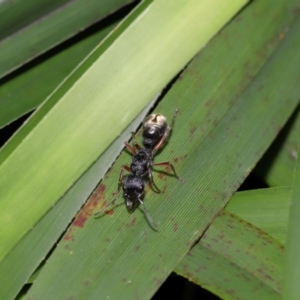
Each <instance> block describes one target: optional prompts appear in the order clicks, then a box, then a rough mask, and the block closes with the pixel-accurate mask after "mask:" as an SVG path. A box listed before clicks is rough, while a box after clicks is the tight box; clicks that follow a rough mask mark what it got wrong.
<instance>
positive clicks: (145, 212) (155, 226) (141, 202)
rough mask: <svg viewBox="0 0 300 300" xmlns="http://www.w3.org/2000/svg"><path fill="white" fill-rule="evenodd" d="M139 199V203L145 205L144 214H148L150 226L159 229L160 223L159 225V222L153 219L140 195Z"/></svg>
mask: <svg viewBox="0 0 300 300" xmlns="http://www.w3.org/2000/svg"><path fill="white" fill-rule="evenodd" d="M137 199H138V201H139V203H140V204H141V205H142V207H143V211H144V214H145V216H146V219H147V221H148V223H149V224H150V226H151V227H152V228H153V229H154V230H155V231H158V225H157V224H156V223H155V222H154V221H153V219H152V218H151V216H150V214H149V212H148V210H147V208H146V206H145V204H144V202H143V201H142V200H141V199H140V198H139V197H138V198H137Z"/></svg>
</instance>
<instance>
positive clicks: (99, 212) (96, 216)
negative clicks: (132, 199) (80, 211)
mask: <svg viewBox="0 0 300 300" xmlns="http://www.w3.org/2000/svg"><path fill="white" fill-rule="evenodd" d="M121 196H123V195H122V194H119V195H118V196H117V197H115V198H114V199H113V200H112V201H111V202H110V203H108V204H106V205H105V206H104V207H102V208H101V209H100V210H98V211H97V212H95V213H94V218H99V217H101V216H102V215H103V214H104V213H105V211H106V210H107V208H109V207H110V206H112V208H113V207H115V206H118V205H116V201H117V200H118V199H120V197H121Z"/></svg>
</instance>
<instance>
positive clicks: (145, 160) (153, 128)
mask: <svg viewBox="0 0 300 300" xmlns="http://www.w3.org/2000/svg"><path fill="white" fill-rule="evenodd" d="M177 113H178V110H177V109H176V110H175V112H174V115H173V118H172V121H171V124H170V125H169V126H168V124H167V119H166V117H165V116H163V115H161V114H151V115H149V116H148V117H146V118H145V119H144V121H143V146H144V147H141V146H140V145H139V144H138V143H137V142H136V141H135V140H134V135H133V134H132V135H133V136H132V140H133V141H132V143H133V146H131V145H130V144H128V143H125V147H126V148H127V150H128V151H130V152H131V153H132V154H133V157H132V163H131V165H130V167H129V166H125V165H123V166H122V168H121V172H120V176H119V182H118V191H117V193H119V192H120V188H121V186H122V187H123V196H124V198H125V204H126V207H127V209H128V211H129V212H133V211H134V210H135V208H136V207H137V206H138V205H139V204H141V205H142V207H143V210H144V213H145V216H146V218H147V220H148V222H149V224H150V225H151V226H152V228H153V229H155V230H157V225H156V224H155V223H154V221H153V220H152V218H151V217H150V214H149V213H148V210H147V209H146V207H145V204H144V202H143V201H142V197H143V195H144V190H145V183H146V180H145V177H147V178H148V179H149V181H150V184H151V186H152V187H154V188H155V189H156V192H157V193H161V190H160V189H159V188H158V187H157V185H156V184H155V182H154V180H153V175H152V168H151V167H152V166H170V167H171V168H172V171H173V173H174V176H175V177H176V178H177V179H178V180H180V181H182V179H181V178H180V177H178V175H177V173H176V171H175V168H174V166H173V165H172V163H170V162H168V161H164V162H160V163H154V162H153V157H154V155H155V153H156V152H157V151H158V150H159V149H160V148H161V147H162V145H163V144H164V142H165V140H166V139H167V137H168V135H169V133H170V131H171V129H172V127H173V124H174V121H175V118H176V116H177ZM124 170H126V171H128V172H130V173H131V174H130V175H127V176H126V177H125V178H124V176H123V174H124ZM118 198H119V197H118ZM118 198H116V199H114V200H113V201H112V202H111V203H109V204H108V205H107V206H106V207H104V208H103V209H101V210H100V211H99V212H97V213H96V214H95V217H97V216H99V215H101V214H102V212H103V211H105V209H106V208H107V207H108V206H111V205H115V201H116V200H117V199H118Z"/></svg>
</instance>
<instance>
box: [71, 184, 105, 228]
mask: <svg viewBox="0 0 300 300" xmlns="http://www.w3.org/2000/svg"><path fill="white" fill-rule="evenodd" d="M105 188H106V187H105V185H104V184H100V185H99V186H98V187H97V189H96V190H95V192H94V193H93V194H92V195H91V197H90V198H89V200H88V201H87V203H86V204H85V206H84V207H83V208H82V209H81V211H80V212H79V214H78V215H77V216H76V218H75V220H74V222H73V224H72V225H73V226H76V227H81V228H82V227H83V226H84V224H85V222H86V220H87V219H88V218H89V217H90V216H91V215H93V213H94V211H95V209H96V208H97V207H98V205H99V202H100V201H101V200H103V199H104V191H105Z"/></svg>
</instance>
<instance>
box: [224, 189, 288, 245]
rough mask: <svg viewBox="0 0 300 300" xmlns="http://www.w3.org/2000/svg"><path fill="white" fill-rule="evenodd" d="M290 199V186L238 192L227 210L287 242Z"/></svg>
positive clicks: (277, 238)
mask: <svg viewBox="0 0 300 300" xmlns="http://www.w3.org/2000/svg"><path fill="white" fill-rule="evenodd" d="M290 199H291V188H290V187H281V188H270V189H262V190H251V191H245V192H238V193H236V194H234V196H233V197H232V198H231V199H230V201H229V203H228V205H227V206H226V210H227V211H229V212H231V213H233V214H235V215H237V216H239V217H240V218H242V219H243V220H245V221H247V222H249V223H251V224H253V225H254V226H256V227H258V228H260V229H261V230H263V231H264V232H266V233H268V234H269V235H271V236H272V237H274V238H275V239H276V240H278V241H279V242H281V243H282V244H285V240H286V234H287V224H288V216H289V205H290V204H289V203H290Z"/></svg>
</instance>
